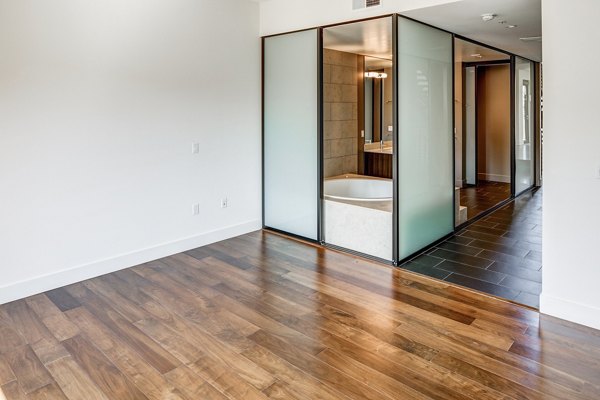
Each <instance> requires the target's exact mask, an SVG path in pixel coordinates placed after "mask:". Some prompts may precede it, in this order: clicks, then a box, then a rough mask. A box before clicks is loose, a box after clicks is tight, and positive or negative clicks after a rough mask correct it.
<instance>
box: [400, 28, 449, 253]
mask: <svg viewBox="0 0 600 400" xmlns="http://www.w3.org/2000/svg"><path fill="white" fill-rule="evenodd" d="M397 43H398V53H397V54H398V65H397V68H398V81H397V82H398V88H397V90H398V124H399V129H398V157H397V180H398V181H397V182H398V183H397V188H398V196H397V198H398V201H397V215H396V217H397V219H398V220H397V224H398V235H397V241H398V259H399V260H403V259H405V258H406V257H408V256H410V255H412V254H414V253H415V252H417V251H419V250H420V249H422V248H423V247H425V246H427V245H429V244H431V243H433V242H435V241H436V240H439V239H441V238H442V237H444V236H445V235H447V234H449V233H451V232H453V230H454V176H453V175H454V174H453V165H454V163H453V152H454V143H453V104H452V102H453V101H452V98H453V92H452V87H453V38H452V35H451V34H450V33H447V32H444V31H441V30H438V29H435V28H432V27H430V26H427V25H423V24H420V23H418V22H415V21H412V20H408V19H405V18H402V17H400V18H399V20H398V40H397Z"/></svg>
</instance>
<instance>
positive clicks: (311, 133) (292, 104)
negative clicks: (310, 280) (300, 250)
mask: <svg viewBox="0 0 600 400" xmlns="http://www.w3.org/2000/svg"><path fill="white" fill-rule="evenodd" d="M264 45H265V46H264V185H265V187H264V203H265V225H266V226H268V227H270V228H275V229H279V230H282V231H285V232H288V233H293V234H296V235H300V236H303V237H306V238H309V239H314V240H316V239H317V205H318V192H317V188H318V185H319V176H318V145H317V139H318V95H317V94H318V92H317V85H318V83H319V80H318V73H317V71H318V65H317V51H318V49H317V30H316V29H314V30H310V31H304V32H297V33H291V34H287V35H281V36H274V37H270V38H266V39H265V42H264Z"/></svg>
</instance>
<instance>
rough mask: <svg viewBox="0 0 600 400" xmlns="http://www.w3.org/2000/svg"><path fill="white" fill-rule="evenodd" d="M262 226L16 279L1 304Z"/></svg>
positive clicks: (251, 224) (0, 290) (3, 290)
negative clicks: (19, 279)
mask: <svg viewBox="0 0 600 400" xmlns="http://www.w3.org/2000/svg"><path fill="white" fill-rule="evenodd" d="M261 228H262V221H260V220H253V221H247V222H243V223H240V224H237V225H231V226H227V227H225V228H222V229H217V230H214V231H209V232H204V233H201V234H198V235H194V236H190V237H186V238H181V239H179V240H175V241H171V242H167V243H161V244H159V245H156V246H153V247H148V248H144V249H140V250H136V251H133V252H131V253H126V254H120V255H118V256H116V257H111V258H107V259H104V260H97V261H93V262H91V263H87V264H83V265H78V266H76V267H73V268H68V269H64V270H61V271H57V272H53V273H50V274H46V275H40V276H37V277H35V278H32V279H27V280H23V281H19V282H13V283H10V284H8V285H6V286H2V287H0V304H4V303H8V302H11V301H15V300H18V299H22V298H25V297H28V296H32V295H35V294H38V293H43V292H46V291H48V290H52V289H56V288H59V287H62V286H67V285H71V284H73V283H77V282H81V281H84V280H86V279H91V278H95V277H97V276H101V275H105V274H109V273H111V272H115V271H119V270H122V269H125V268H130V267H134V266H136V265H139V264H143V263H146V262H149V261H153V260H157V259H159V258H163V257H168V256H170V255H173V254H177V253H181V252H184V251H188V250H191V249H195V248H197V247H201V246H206V245H208V244H211V243H215V242H219V241H221V240H225V239H229V238H232V237H235V236H239V235H243V234H246V233H249V232H253V231H257V230H260V229H261Z"/></svg>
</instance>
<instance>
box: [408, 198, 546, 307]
mask: <svg viewBox="0 0 600 400" xmlns="http://www.w3.org/2000/svg"><path fill="white" fill-rule="evenodd" d="M401 268H405V269H408V270H410V271H413V272H417V273H420V274H424V275H428V276H431V277H434V278H437V279H442V280H445V281H447V282H452V283H455V284H458V285H462V286H466V287H469V288H471V289H475V290H479V291H481V292H484V293H489V294H491V295H494V296H499V297H502V298H505V299H508V300H512V301H515V302H517V303H520V304H525V305H527V306H530V307H533V308H539V296H540V292H541V291H542V189H537V190H534V191H532V192H529V193H525V194H523V195H522V196H520V197H518V198H517V199H515V200H514V201H512V202H510V203H509V204H507V205H505V206H504V207H502V208H500V209H499V210H497V211H495V212H493V213H492V214H490V215H489V216H487V217H484V218H483V219H481V220H479V221H477V222H475V223H474V224H472V225H469V226H468V227H466V228H465V229H463V230H461V231H460V232H458V233H457V234H456V235H454V236H453V237H451V238H450V239H448V240H447V241H445V242H443V243H440V244H439V245H437V246H436V247H435V248H433V249H431V250H429V251H428V252H427V253H426V254H423V255H420V256H418V257H416V258H414V259H413V260H411V261H409V262H407V263H405V264H404V265H402V266H401Z"/></svg>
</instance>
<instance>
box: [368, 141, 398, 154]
mask: <svg viewBox="0 0 600 400" xmlns="http://www.w3.org/2000/svg"><path fill="white" fill-rule="evenodd" d="M393 150H394V148H393V147H392V141H391V140H389V141H388V140H386V141H385V142H383V148H382V147H381V142H375V143H365V147H364V151H365V153H377V154H393V152H394V151H393Z"/></svg>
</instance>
